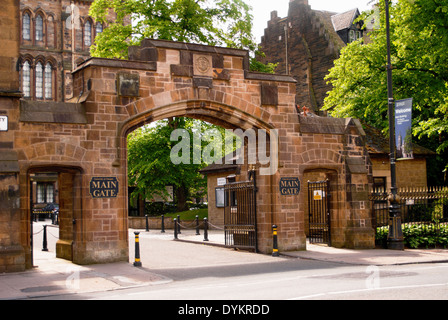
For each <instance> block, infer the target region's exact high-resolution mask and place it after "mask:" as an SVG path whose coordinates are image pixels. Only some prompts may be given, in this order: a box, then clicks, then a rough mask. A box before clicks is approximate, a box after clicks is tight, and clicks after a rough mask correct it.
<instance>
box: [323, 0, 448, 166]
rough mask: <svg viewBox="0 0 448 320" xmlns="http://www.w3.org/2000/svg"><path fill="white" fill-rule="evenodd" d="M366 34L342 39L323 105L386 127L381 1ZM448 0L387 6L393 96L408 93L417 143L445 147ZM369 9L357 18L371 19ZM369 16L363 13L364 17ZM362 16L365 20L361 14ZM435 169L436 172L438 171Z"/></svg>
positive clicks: (440, 150) (447, 124)
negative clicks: (373, 24) (366, 37)
mask: <svg viewBox="0 0 448 320" xmlns="http://www.w3.org/2000/svg"><path fill="white" fill-rule="evenodd" d="M379 4H380V12H381V19H380V22H381V23H380V27H379V28H378V29H376V30H373V31H372V32H371V33H369V37H370V40H369V41H366V43H364V41H363V40H358V41H356V42H354V43H351V44H349V45H347V47H346V48H344V49H343V50H342V52H341V56H340V58H339V59H338V60H336V61H335V66H334V68H333V69H331V71H330V74H329V75H328V77H327V80H328V81H329V82H330V83H331V84H332V85H333V90H332V91H331V92H329V95H328V97H327V98H326V100H325V107H324V109H327V110H331V114H332V115H333V116H338V117H355V118H358V119H361V120H362V121H363V122H366V123H368V124H371V125H373V126H375V127H377V128H380V129H382V130H384V132H386V133H387V132H388V111H387V109H388V108H387V101H388V99H387V75H386V68H385V66H386V63H387V62H386V53H387V47H386V27H385V14H384V12H385V7H384V6H385V4H384V1H380V2H379ZM447 8H448V0H438V1H433V0H412V1H410V0H402V1H397V2H393V5H392V7H391V20H390V21H391V54H392V65H393V67H394V69H393V87H394V98H395V99H396V100H400V99H405V98H411V97H412V98H413V100H414V109H413V128H414V131H413V134H414V136H415V137H417V138H419V139H420V140H419V143H420V144H422V145H423V146H426V147H429V148H431V147H435V149H437V152H438V153H439V154H441V155H442V156H443V157H445V164H446V159H447V158H446V154H447V151H448V139H447V137H448V32H447V30H448V12H447ZM371 14H372V12H368V13H365V14H364V15H363V16H362V17H361V19H371V16H370V15H371ZM367 17H369V18H367ZM366 21H367V20H366ZM439 174H440V172H439Z"/></svg>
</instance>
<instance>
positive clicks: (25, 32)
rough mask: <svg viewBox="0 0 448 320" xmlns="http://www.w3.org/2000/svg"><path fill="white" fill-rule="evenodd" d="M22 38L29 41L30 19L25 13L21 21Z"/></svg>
mask: <svg viewBox="0 0 448 320" xmlns="http://www.w3.org/2000/svg"><path fill="white" fill-rule="evenodd" d="M22 38H23V40H31V18H30V15H29V14H28V13H25V14H24V15H23V19H22Z"/></svg>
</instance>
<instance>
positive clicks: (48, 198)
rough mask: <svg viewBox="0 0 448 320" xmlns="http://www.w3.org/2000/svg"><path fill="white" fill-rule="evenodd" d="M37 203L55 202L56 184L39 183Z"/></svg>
mask: <svg viewBox="0 0 448 320" xmlns="http://www.w3.org/2000/svg"><path fill="white" fill-rule="evenodd" d="M36 200H37V203H53V202H54V184H53V183H42V182H40V183H38V184H37V199H36Z"/></svg>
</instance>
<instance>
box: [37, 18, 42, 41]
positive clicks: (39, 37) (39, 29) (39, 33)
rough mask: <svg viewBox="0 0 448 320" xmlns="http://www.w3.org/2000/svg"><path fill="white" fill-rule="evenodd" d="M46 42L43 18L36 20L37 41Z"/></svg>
mask: <svg viewBox="0 0 448 320" xmlns="http://www.w3.org/2000/svg"><path fill="white" fill-rule="evenodd" d="M42 40H44V20H43V18H42V16H37V18H36V41H42Z"/></svg>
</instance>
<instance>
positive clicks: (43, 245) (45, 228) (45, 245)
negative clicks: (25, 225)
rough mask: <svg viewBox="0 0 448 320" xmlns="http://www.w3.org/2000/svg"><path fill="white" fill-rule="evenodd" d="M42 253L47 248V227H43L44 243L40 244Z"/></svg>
mask: <svg viewBox="0 0 448 320" xmlns="http://www.w3.org/2000/svg"><path fill="white" fill-rule="evenodd" d="M42 251H48V248H47V225H44V241H43V243H42Z"/></svg>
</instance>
